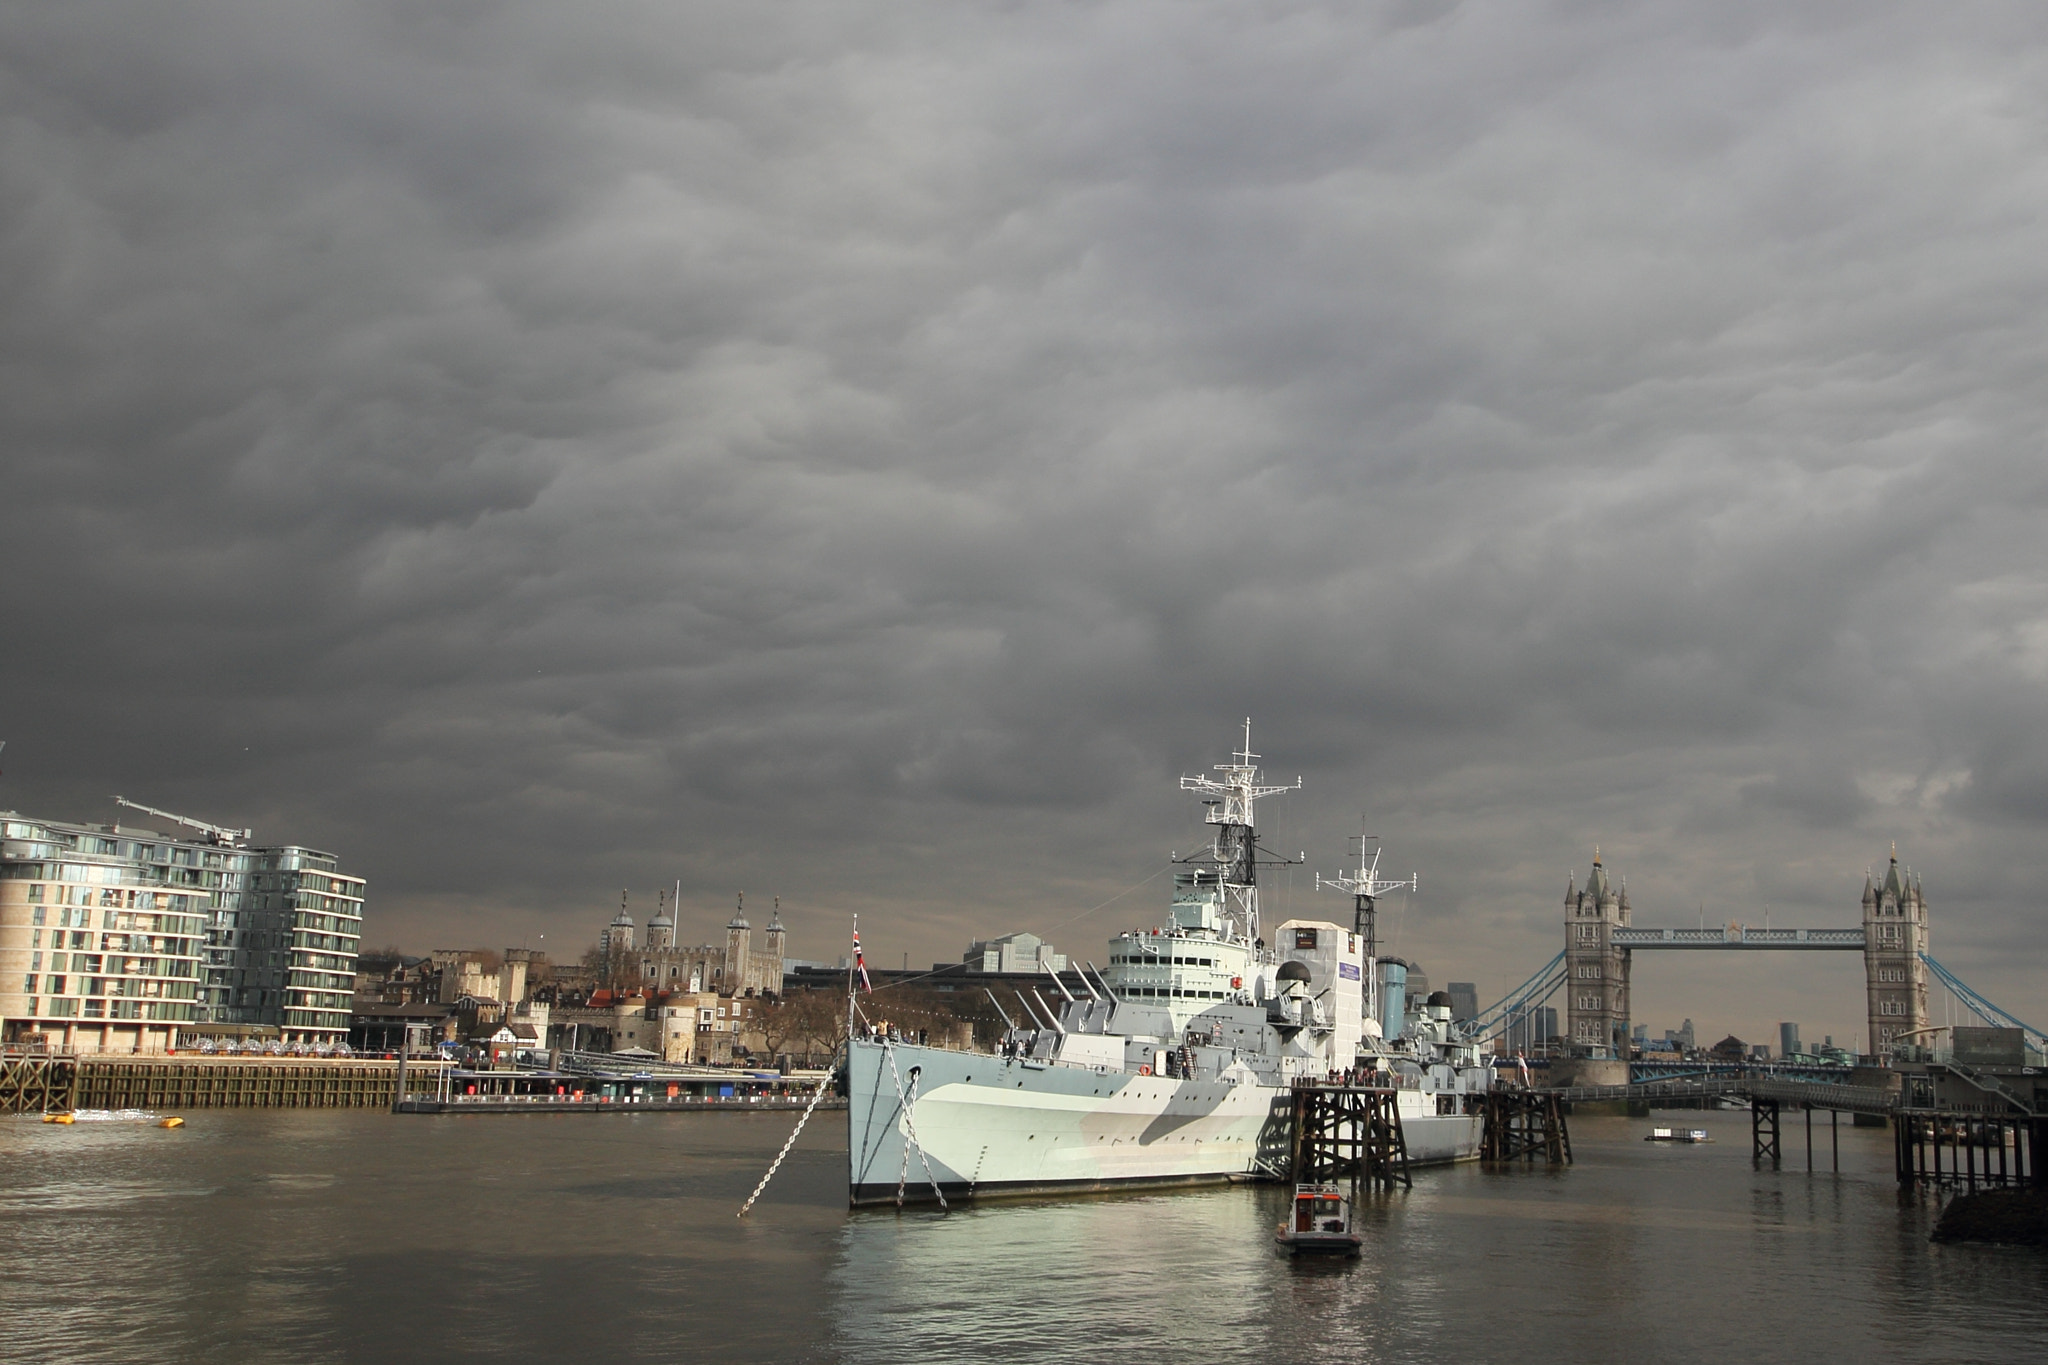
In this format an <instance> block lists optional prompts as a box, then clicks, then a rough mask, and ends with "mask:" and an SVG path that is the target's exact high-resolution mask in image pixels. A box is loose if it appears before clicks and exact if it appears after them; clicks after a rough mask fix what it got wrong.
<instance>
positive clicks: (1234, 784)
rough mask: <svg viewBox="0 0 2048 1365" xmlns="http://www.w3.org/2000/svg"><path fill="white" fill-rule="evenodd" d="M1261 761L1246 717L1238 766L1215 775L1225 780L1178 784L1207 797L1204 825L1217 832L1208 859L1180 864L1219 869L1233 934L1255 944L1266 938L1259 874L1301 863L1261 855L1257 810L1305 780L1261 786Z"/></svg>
mask: <svg viewBox="0 0 2048 1365" xmlns="http://www.w3.org/2000/svg"><path fill="white" fill-rule="evenodd" d="M1258 757H1259V755H1257V754H1255V753H1253V752H1252V722H1251V718H1250V717H1249V716H1247V717H1246V718H1245V722H1244V747H1243V748H1242V749H1239V750H1237V752H1235V753H1233V754H1232V755H1231V758H1232V759H1233V760H1235V761H1234V762H1230V763H1218V764H1217V765H1216V767H1215V771H1216V772H1219V773H1221V774H1222V777H1220V778H1216V777H1200V776H1197V777H1186V776H1183V777H1182V778H1181V780H1180V789H1181V790H1182V791H1189V792H1200V793H1202V794H1203V797H1204V800H1203V802H1202V804H1203V805H1205V806H1207V807H1208V808H1209V813H1208V814H1207V815H1206V816H1204V817H1203V818H1204V820H1205V821H1206V822H1207V823H1209V824H1211V825H1214V826H1216V834H1215V838H1214V840H1213V842H1212V843H1211V844H1210V845H1209V851H1208V853H1207V854H1206V855H1197V856H1196V857H1193V858H1183V859H1180V860H1179V861H1181V862H1190V863H1191V862H1195V861H1197V860H1198V859H1200V858H1204V857H1205V858H1207V859H1208V860H1210V861H1213V862H1214V863H1215V864H1216V867H1217V873H1218V877H1217V879H1218V881H1219V883H1220V884H1221V886H1222V888H1223V892H1224V902H1225V906H1226V907H1227V909H1226V913H1227V914H1229V915H1230V917H1231V918H1232V919H1233V920H1234V921H1235V924H1234V925H1233V929H1234V930H1235V931H1236V932H1238V933H1241V934H1242V935H1243V937H1244V939H1245V941H1246V942H1247V943H1257V942H1260V941H1261V940H1262V938H1263V935H1262V934H1261V932H1260V928H1259V888H1258V868H1259V866H1260V865H1261V864H1262V863H1263V864H1264V865H1265V866H1267V867H1288V866H1292V865H1294V864H1296V863H1298V862H1300V861H1301V860H1300V859H1296V858H1275V857H1273V856H1271V855H1270V854H1269V855H1267V856H1266V857H1264V858H1261V857H1260V856H1259V855H1260V853H1261V851H1262V850H1260V848H1259V846H1258V837H1257V831H1256V826H1255V825H1254V823H1253V819H1252V811H1253V807H1254V805H1255V804H1256V803H1257V802H1258V800H1259V798H1260V797H1263V796H1277V795H1279V794H1280V793H1282V792H1291V791H1298V790H1299V789H1300V787H1301V779H1300V778H1299V777H1296V778H1295V779H1294V781H1293V782H1292V783H1290V784H1288V785H1285V786H1262V785H1261V784H1260V782H1259V768H1258V764H1257V763H1256V762H1254V760H1255V759H1257V758H1258Z"/></svg>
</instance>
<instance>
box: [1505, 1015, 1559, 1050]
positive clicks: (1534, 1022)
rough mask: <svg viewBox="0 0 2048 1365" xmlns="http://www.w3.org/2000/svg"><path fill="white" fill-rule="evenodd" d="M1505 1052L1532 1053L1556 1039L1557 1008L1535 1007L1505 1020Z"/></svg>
mask: <svg viewBox="0 0 2048 1365" xmlns="http://www.w3.org/2000/svg"><path fill="white" fill-rule="evenodd" d="M1505 1037H1506V1045H1507V1050H1508V1051H1509V1052H1511V1053H1513V1052H1534V1051H1536V1050H1538V1049H1539V1048H1542V1047H1544V1046H1546V1045H1548V1044H1550V1043H1552V1042H1554V1041H1556V1039H1557V1008H1556V1007H1555V1006H1553V1005H1537V1006H1534V1007H1532V1008H1530V1009H1527V1010H1521V1011H1518V1012H1516V1013H1515V1014H1512V1015H1510V1016H1509V1017H1508V1020H1507V1029H1506V1034H1505Z"/></svg>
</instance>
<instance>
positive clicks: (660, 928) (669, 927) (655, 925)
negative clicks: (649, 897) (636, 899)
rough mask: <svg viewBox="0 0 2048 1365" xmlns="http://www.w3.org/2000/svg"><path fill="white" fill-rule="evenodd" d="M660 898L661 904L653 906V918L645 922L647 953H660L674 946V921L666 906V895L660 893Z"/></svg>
mask: <svg viewBox="0 0 2048 1365" xmlns="http://www.w3.org/2000/svg"><path fill="white" fill-rule="evenodd" d="M661 897H662V899H661V902H659V903H657V904H656V906H655V910H654V918H653V919H651V920H649V921H647V950H648V951H649V952H661V951H664V950H666V949H669V948H673V947H675V946H676V921H675V916H674V915H673V914H672V913H671V912H670V910H669V907H668V905H667V904H666V901H667V897H668V893H667V892H666V891H664V892H662V893H661Z"/></svg>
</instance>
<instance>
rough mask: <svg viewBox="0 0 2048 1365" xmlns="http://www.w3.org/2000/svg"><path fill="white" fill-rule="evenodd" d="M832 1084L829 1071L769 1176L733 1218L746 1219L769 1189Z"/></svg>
mask: <svg viewBox="0 0 2048 1365" xmlns="http://www.w3.org/2000/svg"><path fill="white" fill-rule="evenodd" d="M831 1084H832V1072H831V1071H830V1070H829V1069H827V1071H826V1072H825V1078H824V1079H823V1080H821V1081H819V1082H818V1088H817V1089H816V1090H815V1091H813V1092H812V1094H811V1102H810V1103H809V1104H807V1105H805V1106H804V1112H803V1116H802V1117H801V1118H799V1119H797V1121H796V1127H795V1128H793V1129H791V1130H790V1134H789V1141H787V1142H785V1143H783V1144H782V1150H781V1151H779V1152H777V1153H776V1154H775V1160H774V1161H772V1162H770V1163H769V1166H768V1174H766V1175H764V1176H762V1177H761V1183H760V1184H758V1185H756V1186H754V1192H753V1193H752V1194H750V1195H748V1196H747V1202H746V1203H744V1204H742V1205H740V1211H739V1212H738V1213H736V1214H734V1215H733V1217H735V1218H744V1217H746V1216H747V1210H748V1209H751V1208H752V1207H754V1201H755V1200H756V1199H759V1198H760V1197H761V1191H763V1190H765V1189H767V1188H768V1182H769V1181H771V1180H773V1179H774V1178H775V1173H776V1172H777V1171H779V1170H781V1169H782V1159H783V1158H784V1157H786V1156H788V1155H789V1149H790V1148H792V1147H794V1146H796V1139H797V1134H799V1133H801V1132H803V1130H804V1125H805V1124H807V1123H809V1122H810V1121H811V1112H812V1111H813V1110H815V1109H816V1108H817V1107H818V1101H820V1100H822V1099H824V1098H825V1091H826V1090H827V1089H828V1088H829V1087H830V1086H831Z"/></svg>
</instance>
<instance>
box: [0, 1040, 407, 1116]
mask: <svg viewBox="0 0 2048 1365" xmlns="http://www.w3.org/2000/svg"><path fill="white" fill-rule="evenodd" d="M442 1069H443V1067H442V1064H440V1063H438V1062H436V1063H427V1064H424V1065H423V1064H421V1063H419V1062H417V1061H415V1062H413V1063H412V1070H411V1074H410V1075H408V1076H406V1077H405V1083H406V1089H407V1091H408V1093H410V1094H430V1093H432V1092H433V1091H435V1090H436V1089H438V1088H439V1085H440V1079H439V1073H440V1071H441V1070H442ZM398 1084H399V1069H398V1063H397V1062H393V1061H380V1060H370V1059H365V1058H351V1057H335V1058H325V1057H200V1056H182V1055H177V1054H170V1053H166V1054H162V1055H148V1054H144V1055H140V1056H138V1055H135V1054H127V1055H118V1054H117V1055H106V1054H93V1053H85V1054H83V1055H79V1054H70V1053H40V1052H9V1053H6V1054H5V1055H0V1113H8V1114H24V1113H40V1112H62V1111H65V1110H72V1109H152V1110H178V1109H390V1108H392V1107H393V1106H394V1105H396V1104H397V1103H398V1101H399V1098H400V1097H399V1093H398Z"/></svg>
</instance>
